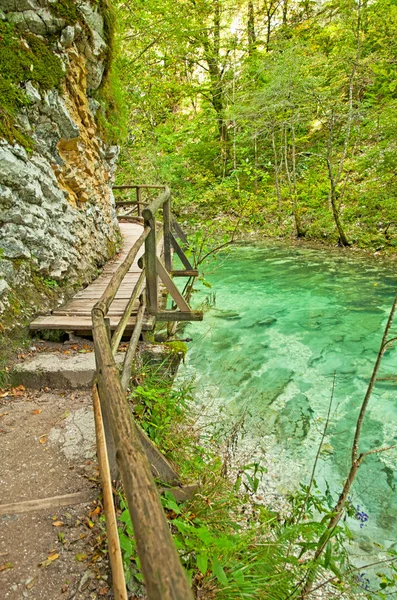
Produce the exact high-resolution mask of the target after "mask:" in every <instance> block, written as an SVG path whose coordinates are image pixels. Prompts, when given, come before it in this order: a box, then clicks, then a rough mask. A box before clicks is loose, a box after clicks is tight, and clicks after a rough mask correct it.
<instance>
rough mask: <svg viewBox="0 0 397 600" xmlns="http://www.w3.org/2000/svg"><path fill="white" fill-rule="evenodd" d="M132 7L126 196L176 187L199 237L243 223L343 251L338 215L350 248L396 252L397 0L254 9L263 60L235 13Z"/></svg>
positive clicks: (242, 13)
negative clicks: (131, 190) (135, 189)
mask: <svg viewBox="0 0 397 600" xmlns="http://www.w3.org/2000/svg"><path fill="white" fill-rule="evenodd" d="M130 6H131V7H133V15H132V14H131V13H129V12H128V11H126V12H123V14H122V15H121V27H122V31H124V33H125V35H124V37H123V41H122V49H123V65H124V68H123V70H122V78H123V81H124V84H125V86H126V88H127V89H128V97H127V98H126V101H127V103H128V105H129V124H128V129H129V139H128V143H127V144H125V146H124V148H123V149H122V154H121V160H120V167H121V168H120V171H119V180H120V183H122V182H126V181H131V180H139V181H151V182H164V183H168V184H169V185H171V187H172V189H173V193H174V206H175V208H176V211H177V212H179V217H180V218H182V219H183V220H185V221H186V222H187V223H188V224H190V225H191V226H192V227H194V226H195V225H196V223H197V222H199V221H200V222H202V221H203V220H204V221H209V220H211V221H215V222H216V224H217V226H218V230H222V229H223V228H226V227H227V226H229V224H230V223H232V224H233V223H235V222H236V220H239V221H240V228H241V230H242V231H244V232H251V231H255V232H258V231H259V232H262V233H263V234H264V235H270V236H277V237H279V236H283V237H286V236H293V235H296V234H297V233H299V232H298V228H300V233H301V234H302V235H305V237H306V238H308V239H311V240H320V241H324V242H325V243H328V244H336V243H338V241H339V240H340V239H341V235H340V231H339V230H338V229H337V225H336V217H335V214H334V213H336V215H337V216H338V218H339V221H340V223H341V226H342V227H343V229H344V230H345V233H346V236H347V239H348V241H349V242H350V243H353V244H354V245H356V246H358V247H362V248H372V249H377V248H382V249H384V250H385V251H390V252H394V251H395V248H396V247H397V242H396V225H395V223H396V222H397V218H396V217H397V215H396V208H395V207H396V206H397V203H396V195H397V187H396V182H395V178H394V175H393V174H394V172H395V164H394V162H395V161H394V158H393V157H394V156H395V154H396V152H395V135H394V133H393V132H394V131H395V127H396V117H395V115H396V111H395V103H396V99H397V96H396V94H397V85H396V82H397V74H396V69H395V53H396V41H395V40H396V38H397V36H396V32H397V10H396V5H395V2H394V0H386V1H385V2H383V0H382V1H381V0H375V1H374V2H371V3H356V2H351V1H350V0H346V1H339V0H338V2H331V1H329V2H325V3H324V2H316V1H315V2H311V3H284V2H281V3H279V4H276V3H274V4H271V6H272V7H273V8H272V10H273V12H272V14H271V16H269V14H270V13H268V12H266V10H265V6H261V5H259V4H258V3H255V2H254V3H253V6H254V21H255V22H254V25H255V28H256V29H257V30H258V32H259V33H257V38H256V43H255V49H254V51H253V47H252V40H251V42H250V41H249V40H248V38H247V34H246V31H247V28H246V25H247V18H248V17H247V13H246V9H245V8H242V7H241V5H240V4H238V3H228V4H227V7H226V5H225V3H224V2H223V1H222V0H220V1H219V2H216V3H211V4H210V3H206V2H203V3H191V4H186V3H183V2H176V3H169V2H168V1H167V2H166V3H165V4H164V3H162V5H161V7H160V6H159V5H158V4H156V3H151V4H150V10H149V11H148V10H146V7H143V6H142V5H141V4H140V3H138V2H134V1H133V2H132V3H131V4H130ZM216 6H218V7H219V8H220V23H218V25H217V20H216V19H217V17H216V14H217V13H216ZM283 11H285V12H283ZM270 12H271V11H270ZM234 18H235V19H236V21H237V20H238V21H239V22H240V23H241V30H240V31H239V33H238V35H237V34H236V35H234V34H233V33H231V31H232V30H233V19H234ZM171 21H172V26H171V25H170V22H171ZM268 25H269V27H268ZM218 26H219V27H218ZM217 27H218V29H217ZM265 31H266V32H267V34H266V35H265V34H264V32H265ZM380 32H381V33H380ZM267 36H268V37H267ZM217 44H218V45H217ZM214 94H215V95H214ZM217 95H218V99H219V100H221V104H222V105H221V106H220V107H219V106H218V107H217V106H216V104H217V103H216V97H217ZM349 98H350V100H349ZM220 119H221V121H222V123H223V125H224V129H226V132H225V131H224V132H223V138H222V139H219V124H220ZM225 125H226V127H225ZM327 161H328V163H327ZM328 164H329V165H330V167H331V173H332V174H333V177H334V180H335V181H334V183H335V185H334V189H333V190H332V199H330V194H331V188H332V186H331V179H330V171H329V169H328ZM332 202H333V203H334V208H335V210H334V211H333V210H332V206H331V204H332ZM298 221H299V223H298ZM385 232H386V233H385Z"/></svg>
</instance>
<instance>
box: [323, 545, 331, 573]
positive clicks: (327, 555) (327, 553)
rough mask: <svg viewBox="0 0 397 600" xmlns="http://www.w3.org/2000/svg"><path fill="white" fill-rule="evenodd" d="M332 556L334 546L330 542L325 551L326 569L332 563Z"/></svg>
mask: <svg viewBox="0 0 397 600" xmlns="http://www.w3.org/2000/svg"><path fill="white" fill-rule="evenodd" d="M331 555H332V545H331V542H328V544H327V548H326V550H325V556H324V567H325V568H326V569H328V567H329V564H330V562H331Z"/></svg>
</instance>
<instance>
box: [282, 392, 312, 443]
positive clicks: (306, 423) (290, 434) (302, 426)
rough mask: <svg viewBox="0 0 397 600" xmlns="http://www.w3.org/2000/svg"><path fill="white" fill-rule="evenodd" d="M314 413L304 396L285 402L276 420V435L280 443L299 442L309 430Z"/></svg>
mask: <svg viewBox="0 0 397 600" xmlns="http://www.w3.org/2000/svg"><path fill="white" fill-rule="evenodd" d="M313 414H314V411H313V409H312V408H311V406H310V402H309V400H308V398H307V396H305V394H298V395H297V396H294V397H293V398H291V400H289V401H288V402H287V404H286V405H285V407H284V408H283V409H282V410H281V411H280V412H279V414H278V417H277V419H276V424H275V429H276V435H277V437H278V439H279V440H280V441H284V440H288V441H289V443H291V442H298V443H299V442H300V441H301V440H303V439H305V437H306V436H307V434H308V433H309V429H310V421H311V420H312V418H313Z"/></svg>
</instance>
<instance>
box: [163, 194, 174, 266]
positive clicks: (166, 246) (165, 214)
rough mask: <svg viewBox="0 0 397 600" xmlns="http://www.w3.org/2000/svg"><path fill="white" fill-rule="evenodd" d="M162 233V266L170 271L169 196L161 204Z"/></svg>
mask: <svg viewBox="0 0 397 600" xmlns="http://www.w3.org/2000/svg"><path fill="white" fill-rule="evenodd" d="M163 231H164V264H165V268H166V269H167V271H168V272H169V273H170V271H171V270H172V256H171V194H170V195H169V198H168V199H167V200H166V201H165V202H164V204H163Z"/></svg>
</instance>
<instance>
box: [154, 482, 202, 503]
mask: <svg viewBox="0 0 397 600" xmlns="http://www.w3.org/2000/svg"><path fill="white" fill-rule="evenodd" d="M198 490H199V486H198V485H197V483H192V484H190V485H182V486H174V487H169V488H167V487H161V488H159V492H160V494H164V493H165V492H171V494H172V495H173V496H174V498H175V500H176V501H177V502H186V500H191V499H192V498H193V496H194V495H195V494H196V493H197V492H198Z"/></svg>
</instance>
